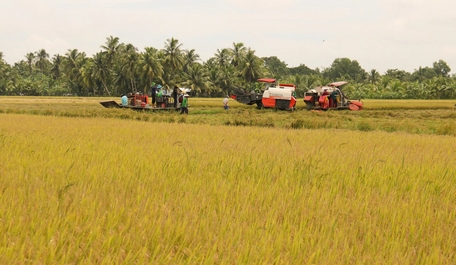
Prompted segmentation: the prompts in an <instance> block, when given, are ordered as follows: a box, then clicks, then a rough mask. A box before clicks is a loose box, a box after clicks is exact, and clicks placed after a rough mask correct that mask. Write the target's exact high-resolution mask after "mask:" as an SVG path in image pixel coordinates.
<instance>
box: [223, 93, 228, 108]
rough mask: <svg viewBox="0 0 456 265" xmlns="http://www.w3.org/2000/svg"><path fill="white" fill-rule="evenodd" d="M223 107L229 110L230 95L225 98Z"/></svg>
mask: <svg viewBox="0 0 456 265" xmlns="http://www.w3.org/2000/svg"><path fill="white" fill-rule="evenodd" d="M223 108H224V109H225V110H228V108H229V107H228V95H227V96H226V97H225V98H224V99H223Z"/></svg>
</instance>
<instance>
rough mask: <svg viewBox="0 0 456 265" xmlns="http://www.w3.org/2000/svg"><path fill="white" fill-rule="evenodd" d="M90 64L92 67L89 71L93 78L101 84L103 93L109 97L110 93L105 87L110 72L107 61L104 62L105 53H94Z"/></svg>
mask: <svg viewBox="0 0 456 265" xmlns="http://www.w3.org/2000/svg"><path fill="white" fill-rule="evenodd" d="M92 62H93V67H91V69H92V74H93V77H94V78H95V79H97V80H99V81H100V82H101V83H102V84H103V88H104V91H106V93H108V95H109V96H111V92H110V90H109V89H108V86H107V83H108V78H109V73H110V71H109V68H108V64H107V60H105V53H103V52H98V53H96V54H95V55H94V57H93V59H92Z"/></svg>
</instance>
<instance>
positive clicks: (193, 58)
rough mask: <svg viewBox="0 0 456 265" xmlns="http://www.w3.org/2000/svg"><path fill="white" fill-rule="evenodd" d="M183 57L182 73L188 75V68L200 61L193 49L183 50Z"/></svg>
mask: <svg viewBox="0 0 456 265" xmlns="http://www.w3.org/2000/svg"><path fill="white" fill-rule="evenodd" d="M183 56H184V66H183V69H184V72H187V73H188V68H189V67H190V66H191V65H192V64H193V63H195V62H197V61H199V60H200V56H199V55H198V54H197V53H196V52H195V49H191V50H185V51H184V52H183Z"/></svg>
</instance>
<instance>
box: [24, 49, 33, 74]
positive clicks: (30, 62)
mask: <svg viewBox="0 0 456 265" xmlns="http://www.w3.org/2000/svg"><path fill="white" fill-rule="evenodd" d="M25 59H27V66H28V70H29V75H32V70H33V68H32V66H33V62H34V61H35V55H34V54H33V52H29V53H27V55H25Z"/></svg>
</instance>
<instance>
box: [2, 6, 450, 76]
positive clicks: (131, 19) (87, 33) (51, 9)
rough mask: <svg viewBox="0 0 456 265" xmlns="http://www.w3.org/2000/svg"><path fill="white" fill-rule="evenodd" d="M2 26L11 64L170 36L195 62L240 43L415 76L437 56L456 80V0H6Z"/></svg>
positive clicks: (296, 59) (160, 41)
mask: <svg viewBox="0 0 456 265" xmlns="http://www.w3.org/2000/svg"><path fill="white" fill-rule="evenodd" d="M0 22H1V23H0V36H1V38H0V51H1V52H3V56H4V59H5V60H6V61H7V62H8V63H10V64H13V63H15V62H18V61H20V60H23V59H25V55H26V54H27V53H29V52H36V51H38V50H40V49H45V50H46V52H48V53H49V55H50V56H51V57H52V56H53V55H55V54H61V55H64V54H65V53H66V52H67V51H68V49H78V50H79V51H81V52H85V53H86V54H87V55H88V56H92V55H93V54H94V53H96V52H98V51H100V50H101V48H100V46H101V45H104V44H105V42H106V38H107V37H109V36H114V37H119V38H120V41H121V42H123V43H131V44H133V45H134V46H136V47H137V48H138V49H139V51H143V50H144V48H145V47H155V48H158V49H161V48H164V45H165V42H166V40H167V39H170V38H172V37H173V38H176V39H178V40H179V42H180V43H182V44H183V45H182V48H183V49H195V51H196V53H197V54H199V55H200V57H201V59H202V60H207V59H209V58H210V57H213V56H214V54H215V53H216V52H217V49H223V48H230V47H232V46H233V42H236V43H238V42H242V43H244V45H245V46H246V47H250V48H252V49H253V50H255V51H256V55H257V56H260V57H268V56H277V57H278V58H279V59H280V60H282V61H284V62H285V63H287V64H288V66H290V67H294V66H298V65H299V64H305V65H307V66H308V67H310V68H313V69H314V68H317V67H318V68H320V69H322V68H324V67H329V66H330V65H331V63H332V62H333V61H334V59H336V58H344V57H346V58H349V59H351V60H357V61H358V62H359V63H360V65H361V67H363V68H364V69H365V70H366V71H370V70H371V69H376V70H378V71H379V72H380V73H384V72H385V71H386V70H387V69H401V70H406V71H409V72H412V71H414V69H417V68H418V67H420V66H422V67H425V66H430V67H432V63H433V62H435V61H438V60H440V59H442V60H444V61H446V62H447V63H448V65H449V66H450V67H451V68H452V69H453V70H452V71H451V73H456V1H454V0H434V1H429V0H383V1H380V0H364V1H361V0H320V1H308V0H301V1H298V0H280V1H279V0H268V1H264V0H262V1H260V0H223V1H222V0H212V1H210V0H193V1H183V0H166V1H154V0H132V1H127V0H43V1H39V0H34V1H32V0H3V1H2V4H1V6H0Z"/></svg>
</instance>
